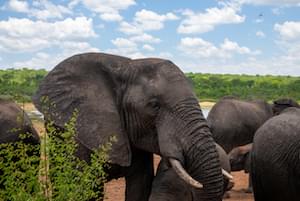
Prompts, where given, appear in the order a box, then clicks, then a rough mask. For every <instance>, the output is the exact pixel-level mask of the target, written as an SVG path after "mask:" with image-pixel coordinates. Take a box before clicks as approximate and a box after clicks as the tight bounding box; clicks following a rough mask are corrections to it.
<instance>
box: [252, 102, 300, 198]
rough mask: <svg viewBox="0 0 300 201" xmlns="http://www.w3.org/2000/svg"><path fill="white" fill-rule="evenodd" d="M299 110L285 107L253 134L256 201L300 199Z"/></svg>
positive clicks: (253, 170) (253, 171) (253, 169)
mask: <svg viewBox="0 0 300 201" xmlns="http://www.w3.org/2000/svg"><path fill="white" fill-rule="evenodd" d="M299 156H300V109H299V108H288V109H285V110H284V111H283V112H282V113H281V114H280V115H278V116H275V117H273V118H271V119H270V120H268V121H267V122H266V123H265V124H264V125H263V126H261V127H260V128H259V129H258V130H257V132H256V133H255V137H254V141H253V147H252V152H251V174H252V182H253V190H254V197H255V201H268V200H271V201H299V200H300V191H299V189H300V157H299Z"/></svg>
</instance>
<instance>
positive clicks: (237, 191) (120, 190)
mask: <svg viewBox="0 0 300 201" xmlns="http://www.w3.org/2000/svg"><path fill="white" fill-rule="evenodd" d="M158 161H159V158H158V157H155V164H157V163H158ZM232 175H233V177H234V183H235V185H234V187H233V189H232V190H231V191H230V192H229V195H230V198H224V199H223V200H224V201H254V199H253V195H252V194H249V193H244V192H243V189H245V188H246V187H247V185H248V175H247V174H245V173H244V172H243V171H240V172H233V173H232ZM124 188H125V183H124V179H123V178H121V179H118V180H113V181H110V182H109V183H107V184H106V186H105V199H104V201H123V200H125V199H124Z"/></svg>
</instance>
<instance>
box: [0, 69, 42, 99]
mask: <svg viewBox="0 0 300 201" xmlns="http://www.w3.org/2000/svg"><path fill="white" fill-rule="evenodd" d="M46 74H47V71H46V70H33V69H26V68H24V69H7V70H0V97H1V98H5V99H14V100H17V101H26V102H29V101H31V96H32V95H33V94H34V92H35V91H36V89H37V87H38V85H39V83H40V82H41V80H42V79H43V78H44V77H45V75H46Z"/></svg>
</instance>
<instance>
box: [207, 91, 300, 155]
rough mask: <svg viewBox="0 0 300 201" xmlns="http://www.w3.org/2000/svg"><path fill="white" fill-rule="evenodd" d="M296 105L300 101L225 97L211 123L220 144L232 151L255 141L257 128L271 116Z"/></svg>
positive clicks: (211, 118)
mask: <svg viewBox="0 0 300 201" xmlns="http://www.w3.org/2000/svg"><path fill="white" fill-rule="evenodd" d="M295 106H297V107H299V105H298V104H297V102H295V101H294V100H292V99H287V98H282V99H278V100H276V101H274V102H273V104H268V103H267V102H265V101H263V100H253V101H244V100H240V99H238V98H236V97H223V98H222V99H221V100H220V101H218V102H217V103H216V104H215V105H214V106H213V107H212V109H211V110H210V112H209V114H208V116H207V122H208V125H209V127H210V129H211V132H212V135H213V138H214V140H215V141H216V143H218V144H219V145H220V146H222V147H223V149H224V150H225V151H226V153H229V152H230V151H231V150H232V149H233V148H235V147H238V146H242V145H246V144H248V143H251V142H252V141H253V136H254V133H255V131H256V130H257V129H258V128H259V127H260V126H261V125H262V124H263V123H264V122H265V121H267V120H268V119H269V118H271V117H273V116H274V115H277V114H278V113H280V111H282V110H284V109H285V108H287V107H295Z"/></svg>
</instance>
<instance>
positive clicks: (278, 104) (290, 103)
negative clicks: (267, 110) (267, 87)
mask: <svg viewBox="0 0 300 201" xmlns="http://www.w3.org/2000/svg"><path fill="white" fill-rule="evenodd" d="M288 107H297V108H299V107H300V106H299V104H298V103H297V102H296V101H294V100H293V99H289V98H282V99H278V100H275V101H273V105H272V110H273V113H274V115H278V114H280V113H281V112H282V111H283V110H284V109H286V108H288Z"/></svg>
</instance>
